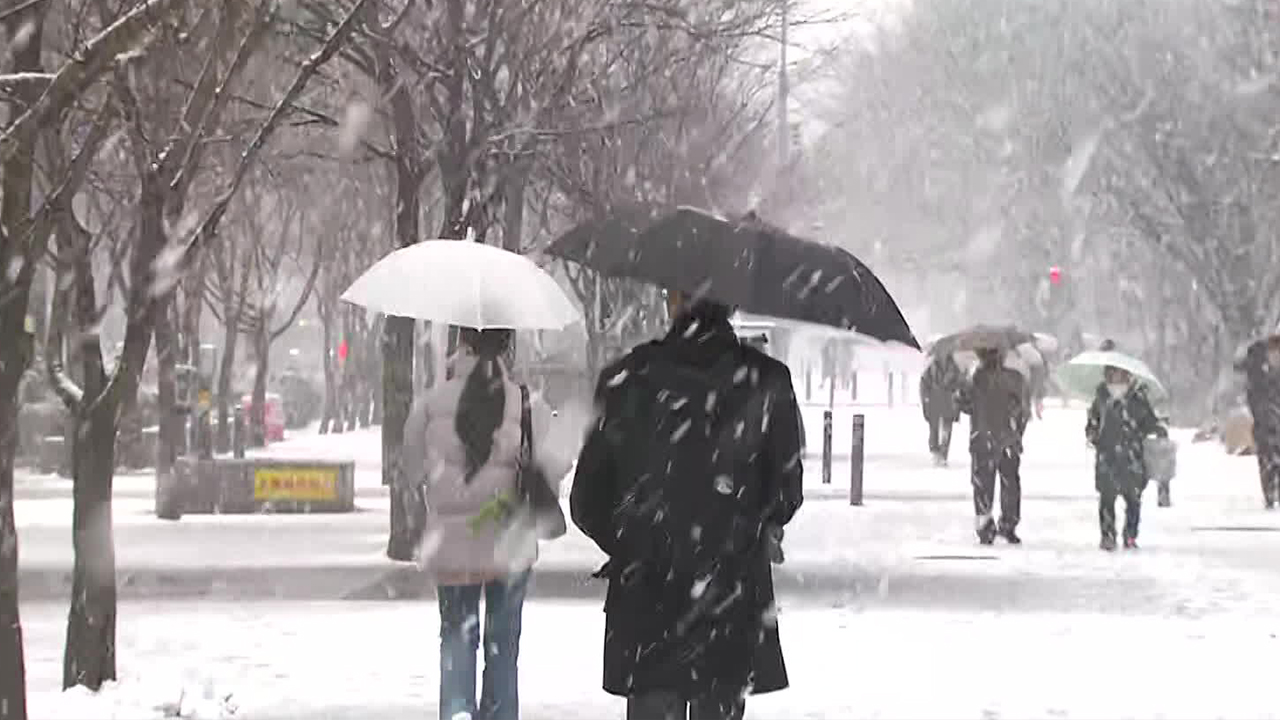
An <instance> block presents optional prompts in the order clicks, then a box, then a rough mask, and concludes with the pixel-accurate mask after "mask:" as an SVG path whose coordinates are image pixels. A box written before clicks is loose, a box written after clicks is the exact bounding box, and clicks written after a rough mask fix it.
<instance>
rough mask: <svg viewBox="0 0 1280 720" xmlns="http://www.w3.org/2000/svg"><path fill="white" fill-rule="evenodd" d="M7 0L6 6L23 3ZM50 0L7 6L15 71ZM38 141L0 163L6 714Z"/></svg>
mask: <svg viewBox="0 0 1280 720" xmlns="http://www.w3.org/2000/svg"><path fill="white" fill-rule="evenodd" d="M24 4H25V3H22V2H20V1H19V0H4V1H3V2H0V7H3V8H4V9H5V10H13V9H14V8H16V7H18V6H20V5H24ZM47 5H48V3H37V4H35V5H33V6H28V7H27V8H26V9H25V10H20V11H16V12H9V13H8V16H7V17H6V18H5V19H4V21H3V23H0V32H3V33H4V35H5V37H8V38H12V37H15V36H16V35H18V34H19V32H22V33H23V34H25V35H26V36H27V41H26V43H25V44H24V45H22V46H13V47H9V48H6V54H9V56H10V62H11V65H10V69H11V70H12V71H13V72H39V71H40V70H41V69H42V67H41V63H40V54H41V49H42V46H43V37H44V14H45V12H46V7H47ZM39 95H40V91H39V90H36V89H34V88H32V89H29V90H19V91H18V92H17V98H16V99H17V100H18V101H19V102H17V103H7V104H6V105H7V112H6V113H5V120H6V122H8V121H12V120H13V119H15V118H16V117H17V115H18V114H19V113H21V112H22V108H23V106H24V105H26V106H28V107H29V106H31V105H32V104H34V103H35V101H36V100H37V99H38V97H39ZM34 148H35V144H34V142H31V143H23V144H22V145H21V146H20V147H19V148H18V150H17V151H16V152H14V153H13V155H12V156H11V157H10V159H9V161H8V162H6V163H4V166H3V168H0V182H2V183H3V186H2V187H0V268H3V269H2V270H0V338H3V339H2V340H0V720H26V717H27V693H26V665H25V663H24V660H23V652H22V622H21V618H20V615H19V612H18V529H17V527H16V525H15V524H14V517H13V460H14V456H15V454H16V453H17V450H18V405H19V402H18V385H19V384H20V383H21V381H22V374H23V373H24V372H25V371H26V369H27V367H28V366H29V365H30V363H31V359H32V354H33V337H32V336H31V335H29V334H28V333H27V332H26V317H27V303H28V301H29V299H30V297H31V282H32V279H33V277H34V275H35V274H36V273H34V272H30V271H29V270H28V272H21V271H20V272H18V273H14V272H12V270H13V268H15V267H19V268H21V267H22V265H21V264H16V263H22V264H25V255H26V247H25V245H26V244H25V243H20V242H18V241H17V238H14V237H10V235H9V234H10V233H14V234H17V233H20V232H21V228H22V227H23V226H24V225H25V224H26V222H27V221H28V219H29V218H30V215H31V185H32V182H31V181H32V174H33V166H34V160H35V157H34V156H35V153H34Z"/></svg>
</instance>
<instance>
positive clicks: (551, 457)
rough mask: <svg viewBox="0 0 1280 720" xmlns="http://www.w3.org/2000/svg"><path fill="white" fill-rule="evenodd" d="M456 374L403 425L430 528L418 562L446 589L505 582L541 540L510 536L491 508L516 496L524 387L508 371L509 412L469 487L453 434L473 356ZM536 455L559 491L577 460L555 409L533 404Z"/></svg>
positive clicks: (412, 477) (411, 474) (411, 476)
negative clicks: (556, 421) (556, 422)
mask: <svg viewBox="0 0 1280 720" xmlns="http://www.w3.org/2000/svg"><path fill="white" fill-rule="evenodd" d="M455 367H456V370H457V373H456V375H455V376H454V377H453V378H452V379H450V380H447V381H445V382H444V383H441V384H439V385H437V386H436V387H434V388H432V389H431V390H429V391H428V392H427V393H425V394H424V395H422V396H421V397H419V398H418V399H417V400H416V401H415V402H414V404H413V407H412V408H411V409H410V411H409V418H408V420H407V421H406V422H405V438H404V477H405V479H406V481H407V482H416V483H421V484H422V485H423V487H424V492H423V495H424V497H425V501H426V523H425V528H424V531H423V532H424V534H423V542H422V548H421V556H420V560H419V562H420V563H421V565H422V567H423V569H425V570H426V571H427V572H428V573H429V574H431V575H433V576H434V577H435V579H436V580H437V582H439V583H440V584H444V585H471V584H477V583H482V582H487V581H490V580H496V579H499V578H502V577H505V576H507V575H509V574H511V573H513V572H519V571H521V570H525V569H527V568H529V567H531V566H532V565H533V563H534V561H535V560H536V559H537V556H538V543H537V539H536V538H535V537H534V536H533V535H532V534H528V533H520V534H519V536H515V535H514V534H513V533H509V532H506V531H505V527H504V526H503V525H502V524H501V523H500V522H498V521H497V520H495V519H493V518H491V517H488V513H487V509H488V508H491V507H492V506H493V505H492V504H493V502H494V501H495V500H496V499H498V498H500V497H503V496H507V497H514V496H515V493H516V481H517V466H518V462H519V454H520V415H521V402H520V386H519V385H517V384H516V383H514V382H512V381H511V379H510V373H509V372H506V371H505V369H504V375H506V377H505V378H504V390H505V394H506V409H505V414H504V418H503V421H502V425H501V426H499V428H498V429H497V431H495V432H494V442H493V451H492V453H491V454H490V456H489V459H488V461H487V462H485V464H484V465H483V466H481V467H480V469H479V470H478V471H477V472H476V474H475V475H474V476H473V477H472V478H471V481H470V482H465V481H464V478H465V476H466V450H465V448H464V447H463V445H462V441H461V440H459V439H458V434H457V431H456V430H455V429H454V418H455V416H456V415H457V411H458V402H459V398H460V396H461V395H462V387H463V385H464V384H465V383H466V379H467V376H468V375H469V374H470V373H471V371H472V369H474V367H475V360H474V359H473V358H469V357H464V358H460V359H459V360H458V361H457V364H456V366H455ZM530 404H531V409H532V413H531V419H532V425H533V444H534V456H535V458H536V459H537V462H538V463H539V464H541V465H542V468H543V469H544V470H545V472H546V477H547V480H548V482H549V483H551V484H552V485H553V488H552V489H553V490H556V491H557V493H558V492H559V485H560V481H561V480H562V479H563V478H564V476H565V475H566V474H567V473H568V471H569V467H570V466H571V463H572V457H571V456H570V455H569V454H568V453H566V452H565V451H566V450H568V449H569V447H566V444H565V443H564V442H563V441H562V439H563V438H564V437H565V434H564V433H563V432H562V429H560V428H556V427H555V426H554V421H553V418H552V414H551V411H550V409H549V408H548V407H547V406H546V405H545V404H544V403H542V402H541V401H540V400H539V399H537V398H531V400H530Z"/></svg>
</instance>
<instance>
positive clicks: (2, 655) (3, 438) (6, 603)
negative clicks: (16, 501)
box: [0, 303, 30, 720]
mask: <svg viewBox="0 0 1280 720" xmlns="http://www.w3.org/2000/svg"><path fill="white" fill-rule="evenodd" d="M13 304H15V305H16V303H13ZM3 310H4V315H5V316H8V315H10V314H11V313H10V312H9V308H3ZM18 317H19V320H18V322H19V323H21V322H22V320H21V317H22V315H19V316H18ZM7 320H8V318H7V317H6V318H5V319H4V320H0V328H3V329H4V332H5V335H4V336H5V337H9V338H13V337H18V336H19V333H21V331H22V326H21V325H18V326H17V327H12V326H11V325H10V323H9V322H7ZM10 333H12V334H10ZM24 345H25V346H27V348H28V349H29V347H30V344H29V343H23V342H6V343H4V345H3V346H2V347H0V719H3V720H25V719H26V717H27V702H26V699H27V694H26V666H25V663H24V660H23V652H22V621H21V617H20V615H19V612H18V529H17V527H16V526H15V524H14V517H13V458H14V454H15V453H16V452H17V448H18V402H17V399H18V383H19V382H20V381H21V379H22V373H23V371H24V370H25V369H26V367H27V364H28V363H29V362H30V354H29V352H24V348H23V346H24Z"/></svg>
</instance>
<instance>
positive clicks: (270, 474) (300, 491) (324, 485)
mask: <svg viewBox="0 0 1280 720" xmlns="http://www.w3.org/2000/svg"><path fill="white" fill-rule="evenodd" d="M253 499H254V500H255V501H260V502H261V501H269V500H293V501H296V502H316V501H325V500H329V501H332V500H337V499H338V469H337V468H308V467H274V468H259V469H257V470H254V471H253Z"/></svg>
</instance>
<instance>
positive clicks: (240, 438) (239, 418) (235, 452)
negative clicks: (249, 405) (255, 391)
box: [231, 405, 245, 459]
mask: <svg viewBox="0 0 1280 720" xmlns="http://www.w3.org/2000/svg"><path fill="white" fill-rule="evenodd" d="M244 432H245V427H244V406H243V405H237V406H236V409H235V414H234V418H233V420H232V424H231V454H232V456H233V457H235V458H237V459H240V458H243V457H244V440H245V437H244Z"/></svg>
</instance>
